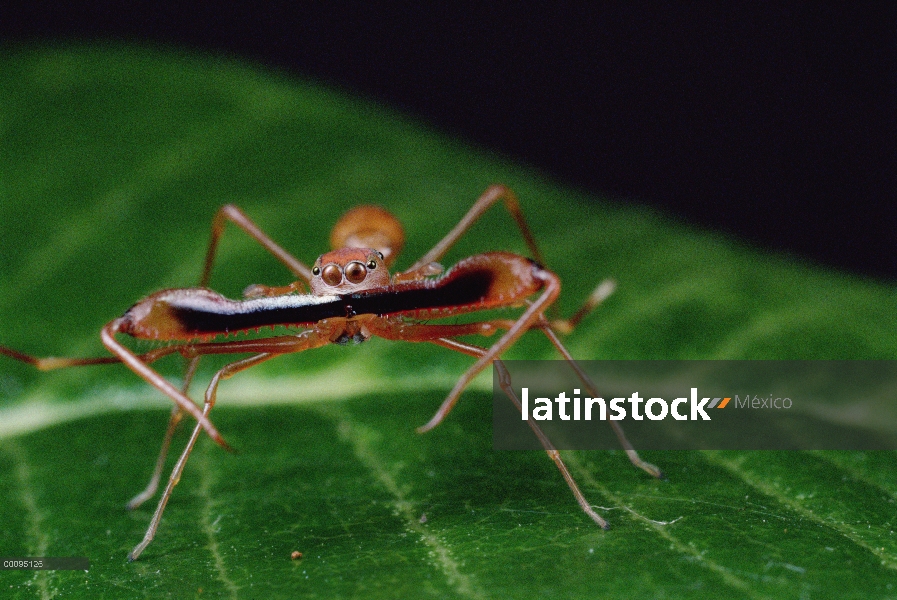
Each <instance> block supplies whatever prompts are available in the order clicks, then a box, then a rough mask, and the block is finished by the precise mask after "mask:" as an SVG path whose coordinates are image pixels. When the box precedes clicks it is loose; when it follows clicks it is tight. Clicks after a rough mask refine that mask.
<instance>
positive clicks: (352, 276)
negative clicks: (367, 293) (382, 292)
mask: <svg viewBox="0 0 897 600" xmlns="http://www.w3.org/2000/svg"><path fill="white" fill-rule="evenodd" d="M367 273H368V271H367V269H365V268H364V265H363V264H361V263H360V262H354V261H353V262H350V263H349V264H348V265H346V279H348V280H349V281H350V282H351V283H361V282H362V281H364V278H365V276H366V275H367Z"/></svg>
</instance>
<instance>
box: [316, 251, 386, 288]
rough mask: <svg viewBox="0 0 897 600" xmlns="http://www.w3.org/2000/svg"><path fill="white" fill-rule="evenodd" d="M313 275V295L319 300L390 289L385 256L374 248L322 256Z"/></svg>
mask: <svg viewBox="0 0 897 600" xmlns="http://www.w3.org/2000/svg"><path fill="white" fill-rule="evenodd" d="M311 274H312V279H311V291H312V292H313V293H314V294H317V295H319V296H321V295H326V294H351V293H353V292H359V291H363V290H370V289H374V288H378V287H383V286H386V285H389V269H387V268H386V261H385V260H384V258H383V254H381V253H380V252H379V251H377V250H372V249H370V248H340V249H339V250H333V251H332V252H328V253H327V254H322V255H321V256H319V257H318V260H316V261H315V264H314V266H313V267H312V269H311Z"/></svg>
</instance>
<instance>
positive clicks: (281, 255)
mask: <svg viewBox="0 0 897 600" xmlns="http://www.w3.org/2000/svg"><path fill="white" fill-rule="evenodd" d="M228 221H230V222H231V223H233V224H234V225H236V226H237V227H239V228H240V229H242V230H243V231H245V232H246V234H247V235H249V237H251V238H252V239H254V240H255V241H257V242H258V243H259V244H261V246H262V247H263V248H264V249H265V250H267V251H268V252H270V253H271V254H272V255H274V257H275V258H276V259H277V260H279V261H280V262H281V263H283V264H284V266H286V268H288V269H289V270H290V272H292V273H293V275H295V276H296V277H298V278H299V279H301V280H302V281H304V282H305V284H306V285H308V284H309V283H310V282H311V269H309V268H308V267H307V266H306V265H305V264H304V263H303V262H302V261H300V260H298V259H297V258H295V257H294V256H293V255H292V254H290V253H289V252H287V251H286V250H284V249H283V248H282V247H281V246H280V245H279V244H278V243H277V242H275V241H274V240H272V239H271V238H270V237H269V236H268V234H266V233H265V232H264V231H262V229H261V228H260V227H259V226H258V225H256V224H255V223H254V222H253V221H252V219H250V218H249V217H247V216H246V214H245V213H244V212H243V211H242V210H240V209H239V208H238V207H237V206H235V205H233V204H226V205H224V206H222V207H221V208H220V209H218V212H217V213H215V217H214V219H212V235H211V239H210V240H209V249H208V251H207V252H206V260H205V266H204V267H203V270H202V277H200V279H199V285H200V287H207V286H208V284H209V279H210V278H211V276H212V266H213V264H214V262H215V255H216V254H217V252H218V242H219V240H220V238H221V234H222V233H224V225H225V223H227V222H228Z"/></svg>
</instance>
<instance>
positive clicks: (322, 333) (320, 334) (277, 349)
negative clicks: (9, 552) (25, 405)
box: [128, 326, 335, 561]
mask: <svg viewBox="0 0 897 600" xmlns="http://www.w3.org/2000/svg"><path fill="white" fill-rule="evenodd" d="M334 328H335V327H334V326H330V327H325V326H321V327H318V328H315V329H309V330H306V331H303V332H301V333H299V334H297V335H291V336H280V337H275V338H268V339H263V340H240V341H236V342H225V343H220V344H194V345H192V346H189V347H185V348H183V350H184V351H185V352H186V353H187V354H188V355H189V356H191V358H194V360H195V358H196V357H198V356H201V355H203V354H217V353H226V351H225V350H223V349H222V348H221V347H222V346H230V349H229V350H230V351H232V352H240V351H245V352H259V353H258V354H254V355H253V356H250V357H248V358H244V359H241V360H238V361H235V362H232V363H229V364H227V365H225V366H224V367H223V368H222V369H221V370H219V371H218V372H217V373H215V375H214V377H212V380H211V382H210V383H209V387H208V388H207V389H206V394H205V402H204V405H203V410H202V416H203V418H204V419H206V420H207V419H208V415H209V412H210V411H211V410H212V407H214V406H215V401H216V398H217V394H218V384H219V383H221V381H222V380H224V379H229V378H230V377H233V376H234V375H236V374H237V373H239V372H240V371H244V370H246V369H248V368H250V367H253V366H255V365H257V364H260V363H263V362H265V361H266V360H269V359H272V358H274V357H276V356H280V355H282V354H288V353H295V352H302V351H304V350H309V349H312V348H317V347H320V346H323V345H325V344H329V343H330V337H331V336H332V333H333V331H332V330H333V329H334ZM185 388H186V386H185ZM194 406H195V405H194ZM175 410H176V411H177V410H178V409H175ZM175 419H177V420H180V417H179V416H178V417H176V416H175V413H172V418H171V420H170V421H169V430H171V429H173V427H174V425H176V422H175ZM198 421H199V420H198ZM203 429H204V426H203V423H202V421H199V422H197V424H196V426H195V427H194V428H193V433H192V434H191V435H190V439H189V440H188V441H187V445H186V446H185V448H184V450H183V452H182V453H181V456H180V458H179V459H178V461H177V463H175V465H174V468H173V469H172V471H171V475H170V476H169V478H168V484H167V485H166V486H165V490H164V491H163V492H162V497H161V498H160V499H159V504H158V505H157V506H156V511H155V512H154V513H153V518H152V520H151V521H150V524H149V527H148V528H147V530H146V534H144V536H143V540H141V542H140V543H139V544H137V546H135V547H134V549H133V550H132V551H131V552H130V554H128V560H129V561H132V560H135V559H137V557H138V556H140V554H141V553H142V552H143V550H144V549H146V547H147V546H148V545H149V543H150V542H152V541H153V538H154V537H155V535H156V530H157V529H158V528H159V523H160V522H161V521H162V514H163V513H164V512H165V507H166V505H167V504H168V500H169V499H170V498H171V494H172V492H173V491H174V487H175V486H176V485H177V484H178V482H179V481H180V479H181V475H182V474H183V472H184V467H185V466H186V465H187V459H188V458H189V457H190V453H191V452H192V451H193V447H194V445H195V444H196V440H197V439H198V438H199V434H200V432H201V431H202V430H203ZM166 437H167V435H166ZM166 443H167V442H166ZM160 461H163V462H164V458H163V457H162V456H160ZM135 500H137V498H135ZM143 500H145V498H144V499H141V502H142V501H143ZM131 502H132V503H133V502H134V500H132V501H131Z"/></svg>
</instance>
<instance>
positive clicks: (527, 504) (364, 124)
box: [0, 47, 897, 598]
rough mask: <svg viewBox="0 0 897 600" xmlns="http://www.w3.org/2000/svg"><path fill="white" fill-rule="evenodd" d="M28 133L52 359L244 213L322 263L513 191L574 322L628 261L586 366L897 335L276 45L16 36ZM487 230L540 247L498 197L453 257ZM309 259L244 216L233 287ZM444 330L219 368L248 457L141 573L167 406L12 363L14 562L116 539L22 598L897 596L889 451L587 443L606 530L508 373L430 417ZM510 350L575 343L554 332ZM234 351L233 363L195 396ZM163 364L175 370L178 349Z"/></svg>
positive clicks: (601, 316)
mask: <svg viewBox="0 0 897 600" xmlns="http://www.w3.org/2000/svg"><path fill="white" fill-rule="evenodd" d="M525 125H526V124H521V126H525ZM0 136H2V137H0V144H2V145H0V148H2V152H0V342H2V343H3V344H7V345H9V346H12V347H14V348H17V349H20V350H22V351H25V352H31V353H34V354H37V355H41V356H48V355H55V356H91V355H102V354H103V348H102V345H101V344H100V342H99V337H98V331H99V328H100V327H101V326H102V325H103V324H104V323H106V322H108V321H109V320H110V319H111V318H114V317H116V316H118V315H120V314H121V313H122V312H123V311H124V310H125V309H126V308H127V307H128V306H130V305H131V304H132V303H133V302H135V301H136V300H137V299H139V298H140V297H142V296H144V295H146V294H148V293H150V292H152V291H154V290H157V289H160V288H164V287H184V286H190V285H195V282H196V281H197V280H198V277H199V273H200V267H201V263H202V259H203V256H204V253H205V248H206V244H207V240H208V235H209V233H208V232H209V224H210V220H211V217H212V215H213V214H214V212H215V210H216V208H217V207H218V206H220V205H222V204H224V203H227V202H234V203H237V204H239V205H240V206H241V207H243V209H244V210H245V212H246V213H247V214H249V215H250V216H251V217H252V218H253V219H254V220H256V222H257V223H259V224H260V225H261V226H262V227H263V229H264V230H265V231H267V232H268V233H269V234H270V235H271V236H272V237H273V238H274V239H276V240H278V241H280V242H281V243H283V245H284V246H285V247H287V248H288V249H290V250H291V251H293V252H294V253H295V254H296V256H297V257H299V258H300V259H301V260H304V261H305V262H307V263H310V262H312V261H313V260H314V258H315V257H316V256H317V255H318V254H320V253H321V252H323V251H324V250H325V249H326V247H327V236H328V232H329V228H330V226H331V225H332V224H333V222H334V221H335V219H336V218H337V217H338V215H339V214H340V213H341V212H343V211H344V210H346V209H348V208H349V207H351V206H353V205H356V204H360V203H378V204H381V205H384V206H386V207H388V208H389V209H390V210H391V211H393V212H394V213H395V214H396V215H398V216H399V218H401V219H402V221H403V222H404V223H405V224H406V228H407V234H408V243H407V246H406V250H405V253H404V256H403V257H402V258H401V259H400V261H399V267H402V266H407V265H409V264H410V263H411V262H412V261H413V260H414V259H415V258H416V257H418V256H421V255H422V254H423V253H424V252H425V251H426V250H427V249H429V247H430V245H432V244H433V243H435V241H436V240H437V239H439V237H440V236H441V235H443V233H444V232H446V231H448V230H449V229H450V228H451V227H452V226H453V225H454V224H455V223H456V222H457V220H458V219H459V218H460V217H461V216H462V215H463V214H464V212H465V211H466V210H467V208H468V207H469V206H470V205H471V204H472V202H473V201H474V200H475V199H476V197H477V196H478V195H479V194H480V193H481V192H482V191H483V190H484V189H485V188H486V187H487V186H488V185H489V184H491V183H494V182H503V183H506V184H508V185H510V186H511V187H512V188H513V189H514V190H515V191H516V192H517V193H518V195H519V196H520V198H521V202H522V204H523V207H524V210H525V212H526V213H527V214H528V215H529V218H530V220H531V222H532V225H533V227H534V229H535V234H536V236H537V238H538V240H539V242H540V244H541V245H542V248H543V250H544V252H545V255H546V256H545V260H546V262H547V263H548V264H549V265H550V266H551V268H552V269H553V270H555V271H556V272H557V273H558V274H559V275H560V276H561V277H562V279H563V281H564V292H563V294H562V298H561V302H560V304H561V312H562V313H563V314H569V313H570V312H571V311H573V310H574V309H575V308H576V307H577V306H578V304H579V303H580V302H581V301H582V300H583V299H584V298H585V297H586V296H587V295H588V293H589V292H590V290H591V289H592V288H593V287H594V286H595V284H596V283H597V282H598V281H599V280H601V279H603V278H605V277H614V278H616V279H617V281H618V283H619V288H618V291H617V293H615V294H614V295H613V296H612V297H611V298H610V299H608V301H607V302H606V303H605V305H603V306H602V307H601V308H600V309H599V310H598V311H597V312H596V314H594V315H591V316H590V317H589V318H588V319H587V320H586V321H585V322H584V323H582V325H581V326H580V327H579V328H578V330H577V331H576V332H574V333H573V334H572V335H570V336H569V337H568V338H567V339H566V343H567V344H568V346H569V348H570V350H571V352H572V353H573V355H574V356H576V357H577V358H582V359H588V358H626V359H649V358H664V359H668V358H686V359H694V358H704V359H735V358H738V359H742V358H745V359H759V358H785V359H797V358H800V359H820V358H848V359H860V358H862V359H894V358H895V357H897V336H895V335H894V332H895V327H894V325H895V317H894V315H895V314H897V296H895V294H894V290H893V289H892V288H890V287H887V286H884V285H881V284H877V283H874V282H870V281H864V280H859V279H857V278H854V277H850V276H846V275H843V274H838V273H832V272H825V271H823V270H821V269H819V268H816V267H813V266H808V265H804V264H799V263H797V262H795V261H793V260H789V259H783V258H780V257H776V256H769V255H764V254H761V253H759V252H757V251H755V250H752V249H749V248H745V247H743V246H742V245H740V244H738V243H737V242H734V241H732V240H727V239H724V238H723V237H721V236H719V235H715V234H709V233H706V232H701V231H696V230H694V229H692V228H689V227H687V226H684V225H682V224H679V223H675V222H672V221H670V220H669V219H666V218H663V217H661V216H659V215H657V214H654V213H651V212H649V211H647V210H644V209H638V208H633V207H631V206H626V205H621V204H614V203H610V202H608V201H605V200H598V199H594V198H590V197H588V196H586V195H584V194H582V193H579V192H576V191H573V190H570V189H567V188H564V187H562V186H560V185H558V184H557V183H555V182H552V181H548V180H546V179H545V178H544V177H540V176H538V175H537V174H534V173H533V172H531V171H529V170H527V169H524V168H521V167H518V166H515V165H512V164H508V163H507V162H506V161H503V160H501V159H499V158H497V157H495V156H490V155H487V154H485V153H483V152H480V151H477V150H474V149H471V148H468V147H465V146H463V145H462V144H460V143H458V142H455V141H452V140H449V139H447V138H446V137H445V136H443V135H440V134H437V133H434V132H433V131H431V130H428V129H426V128H425V127H423V126H421V125H420V124H418V123H414V122H411V121H409V120H408V119H405V118H402V117H399V116H396V115H395V114H394V113H392V112H390V111H389V110H387V109H385V108H382V107H378V106H375V105H373V104H371V103H370V102H366V101H362V100H359V99H357V98H349V97H346V96H345V95H343V94H339V93H336V92H334V91H332V90H327V89H323V88H321V87H318V86H314V85H311V84H308V83H305V82H302V81H298V80H296V79H292V78H289V77H286V76H284V75H282V74H277V73H271V72H264V71H262V70H260V69H258V68H257V67H253V66H247V65H243V64H236V63H234V62H229V61H224V60H216V59H210V58H202V57H194V56H189V55H184V54H178V53H176V52H173V51H160V50H148V49H144V48H122V47H62V48H49V49H45V48H15V49H11V48H7V51H6V52H5V53H4V54H3V55H2V57H0ZM721 201H724V199H721ZM490 249H505V250H510V251H515V252H521V253H524V252H525V245H524V244H523V242H522V241H521V239H520V236H519V234H518V233H517V232H516V230H515V228H514V226H513V222H512V221H511V220H510V219H509V218H508V217H507V215H506V214H503V210H502V209H494V210H492V211H490V213H489V214H487V215H486V216H485V217H484V219H483V220H482V222H481V223H478V224H477V225H476V226H475V227H474V229H473V230H472V231H471V233H470V235H469V236H467V237H465V238H464V239H463V240H462V242H461V243H459V244H458V246H457V248H455V249H454V250H453V251H452V252H451V254H450V255H449V256H447V257H446V262H447V263H451V262H452V261H454V260H457V259H458V258H460V257H463V256H466V255H468V254H471V253H474V252H478V251H484V250H490ZM289 279H290V278H289V273H288V272H287V271H286V270H285V269H284V268H283V267H282V266H281V265H279V264H278V263H277V262H276V261H275V260H274V259H272V258H271V257H270V256H268V255H267V254H266V253H265V252H264V251H263V250H262V249H260V248H259V247H257V245H255V244H254V243H253V242H252V241H250V240H248V239H247V238H246V237H245V236H244V235H243V234H242V233H240V232H238V231H236V230H235V229H229V230H228V231H227V233H226V234H225V237H224V240H223V243H222V248H221V254H220V257H219V261H218V264H217V267H216V270H215V272H214V275H213V281H212V284H213V286H214V287H215V288H216V289H218V290H220V291H222V292H223V293H225V294H227V295H230V296H234V297H236V296H239V295H240V293H241V290H242V289H243V288H244V287H245V286H246V285H248V284H252V283H264V284H268V285H283V284H286V283H287V282H288V281H289ZM425 346H426V345H411V344H401V343H390V342H386V341H383V340H372V341H370V342H368V343H365V344H363V345H361V346H355V347H336V346H334V347H327V348H323V349H321V350H316V351H314V352H309V353H306V354H302V355H296V356H290V357H283V358H280V359H278V360H275V361H270V362H269V363H266V364H264V365H261V366H259V367H256V368H254V369H252V370H250V371H247V372H245V373H241V374H239V375H237V376H236V377H234V378H233V379H231V380H229V381H227V382H225V383H223V384H222V388H221V394H220V399H219V405H218V406H217V407H216V408H215V411H214V413H213V418H214V421H215V423H216V424H217V425H218V427H219V428H220V429H221V431H222V432H223V434H224V435H225V437H226V439H227V440H228V441H229V442H230V443H231V444H232V445H233V446H234V447H235V448H236V449H237V452H236V453H227V452H224V451H221V449H220V448H218V447H217V446H215V445H214V444H213V443H211V442H210V440H208V439H206V437H205V436H203V437H202V438H201V439H200V440H199V443H198V444H197V447H196V450H195V451H194V452H193V455H192V456H191V459H190V462H189V463H188V465H187V468H186V471H185V474H184V477H183V479H182V481H181V483H180V484H179V485H178V487H177V489H176V490H175V493H174V495H173V497H172V499H171V502H170V503H169V505H168V508H167V511H166V513H165V518H164V519H163V520H162V525H161V527H160V528H159V531H158V535H157V537H156V540H155V541H154V542H153V543H152V544H151V545H150V546H149V547H148V549H147V550H146V551H145V552H144V554H143V555H142V556H141V557H140V560H138V561H137V562H134V563H128V562H126V560H125V557H126V555H127V552H128V551H129V550H130V549H131V548H132V547H133V546H134V545H135V544H136V543H137V542H138V541H139V540H140V539H141V537H142V535H143V532H144V530H145V528H146V526H147V524H148V522H149V519H150V517H151V514H152V501H151V502H148V503H147V504H146V505H145V506H143V507H140V508H139V509H137V510H135V511H131V512H128V511H126V510H125V508H124V505H125V503H126V502H127V500H128V499H129V498H130V497H131V496H133V495H134V494H135V493H136V492H138V491H139V490H141V489H142V488H143V486H144V485H145V483H146V481H147V479H148V477H149V474H150V471H151V470H152V466H153V463H154V460H155V456H156V453H157V451H158V446H159V443H160V441H161V437H162V433H163V431H164V427H165V422H166V419H167V415H168V413H169V410H170V407H169V404H168V401H167V400H166V399H164V398H163V397H162V396H161V395H160V394H158V393H157V392H155V391H154V390H153V389H151V388H150V387H149V386H147V385H145V384H144V383H143V382H142V381H140V380H139V379H137V378H136V377H135V376H134V375H133V374H132V373H130V372H129V371H128V370H127V369H125V368H123V367H121V366H117V365H113V366H103V367H90V368H87V367H85V368H78V369H68V370H60V371H54V372H46V373H41V372H37V371H35V370H33V369H31V368H29V367H28V366H27V365H23V364H20V363H17V362H15V361H12V360H7V359H5V358H3V359H2V362H0V474H2V476H0V522H2V523H3V527H2V528H0V555H2V556H7V557H9V556H86V557H88V558H89V559H90V561H91V568H90V570H89V571H87V572H83V571H0V589H2V594H3V596H4V597H13V598H30V597H42V598H48V597H55V596H60V597H90V598H95V597H110V598H120V597H144V596H145V597H160V596H174V597H184V596H186V597H193V596H203V597H206V596H208V597H219V596H221V597H231V598H255V597H259V598H262V597H264V598H267V597H290V598H301V597H323V598H327V597H346V596H358V597H364V598H380V597H387V598H395V597H430V596H432V597H445V596H458V597H473V598H531V597H551V598H595V597H645V598H648V597H651V598H660V597H663V598H692V597H729V598H814V597H831V596H833V595H836V596H838V597H844V598H854V597H855V598H869V597H877V598H885V597H897V589H895V588H894V585H895V582H897V536H895V533H894V529H895V525H897V523H895V521H897V510H895V498H897V478H895V474H897V468H895V454H894V453H893V452H877V453H876V452H867V453H861V452H676V453H674V452H654V453H648V456H647V457H646V458H647V459H648V460H651V461H653V462H655V463H657V464H658V465H660V466H661V467H662V468H663V470H664V471H665V472H666V473H667V475H668V477H669V480H668V481H656V480H652V479H651V478H649V477H647V476H646V475H645V474H644V473H642V472H640V471H637V470H636V469H633V468H632V467H631V465H629V463H628V462H627V460H626V457H625V455H624V454H623V452H622V451H616V452H566V453H564V456H565V459H566V460H567V461H568V463H569V465H570V467H571V470H572V471H573V474H574V476H575V477H576V479H577V480H578V481H579V482H580V484H581V486H582V488H583V490H584V492H585V494H586V496H587V497H588V498H589V500H590V501H591V502H592V503H593V504H594V505H596V506H597V507H600V509H599V510H600V512H601V513H602V514H604V515H605V516H606V517H607V518H608V519H609V520H610V522H611V524H612V529H611V530H610V531H603V530H601V529H600V528H598V527H597V526H596V525H595V524H594V523H592V522H591V521H590V520H589V519H588V518H587V517H586V516H585V515H584V514H583V513H582V512H581V511H580V510H579V509H578V507H577V506H576V504H575V502H574V501H573V498H572V497H571V495H570V493H569V491H568V490H567V487H566V485H565V484H564V482H563V480H562V479H561V477H560V476H559V475H558V472H557V470H556V469H555V468H554V466H553V465H552V463H551V462H550V461H549V460H546V457H545V455H544V453H539V452H533V453H530V452H494V451H492V449H491V442H490V440H491V437H490V410H491V409H490V397H491V394H490V392H489V388H490V382H489V380H488V378H479V379H477V380H476V381H475V382H474V384H473V385H472V386H471V388H470V389H469V391H467V392H466V393H465V394H464V395H463V396H462V399H461V402H460V403H459V405H458V406H457V408H456V409H455V410H454V411H453V412H452V414H451V415H450V416H449V417H448V418H447V420H446V421H445V422H444V423H443V424H442V425H440V426H439V427H437V428H436V429H435V430H434V431H432V432H431V433H428V434H427V435H424V436H419V435H417V434H416V433H415V432H414V428H415V427H416V426H418V425H421V424H423V423H424V422H426V421H427V420H428V419H429V418H430V416H431V415H432V413H433V411H435V409H436V407H437V406H438V405H439V403H440V402H441V401H442V400H443V398H444V397H445V394H446V393H447V392H448V390H449V389H450V387H451V386H452V385H453V383H454V381H455V380H456V379H457V377H458V376H459V375H460V374H461V373H463V371H464V369H465V368H466V366H467V365H469V364H470V360H469V359H468V358H467V357H465V356H462V355H455V354H453V353H451V352H449V351H447V350H445V349H442V348H438V347H435V346H434V347H433V348H428V347H425ZM148 347H149V346H146V345H143V346H140V348H141V349H148ZM507 356H508V357H510V358H552V357H555V355H554V354H553V352H552V349H551V347H550V345H549V344H548V343H547V342H546V341H545V340H544V339H542V337H541V336H539V335H536V334H531V335H528V336H526V338H525V339H524V340H521V342H520V343H519V344H518V345H517V346H515V347H514V348H513V349H512V350H511V351H510V352H509V353H508V355H507ZM223 362H226V358H224V359H220V360H217V361H216V360H214V359H210V360H206V361H205V363H204V366H203V367H202V369H201V372H200V374H199V375H198V377H197V381H198V382H200V384H199V385H196V386H195V387H194V391H193V393H194V395H197V396H198V394H199V393H200V391H199V390H200V389H201V382H202V381H207V380H208V378H209V377H210V375H211V373H213V371H214V368H215V367H216V366H220V365H221V364H223ZM159 367H160V369H161V370H163V372H165V373H166V374H167V375H170V376H171V377H172V378H173V379H177V378H178V377H179V376H180V370H181V368H182V365H181V364H180V363H179V361H178V360H173V359H172V360H166V361H161V362H160V364H159ZM874 418H875V416H874V415H872V416H870V417H869V418H868V419H867V421H869V422H867V425H866V426H869V427H872V426H873V425H874V423H871V421H872V420H873V419H874ZM185 439H186V435H185V432H183V431H181V432H180V433H179V435H178V437H177V439H176V445H178V447H181V446H182V445H183V443H184V441H185ZM172 462H173V460H169V466H170V464H171V463H172ZM296 550H298V551H300V552H302V554H303V557H302V558H301V559H300V560H291V558H290V555H291V552H293V551H296Z"/></svg>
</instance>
